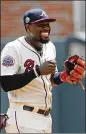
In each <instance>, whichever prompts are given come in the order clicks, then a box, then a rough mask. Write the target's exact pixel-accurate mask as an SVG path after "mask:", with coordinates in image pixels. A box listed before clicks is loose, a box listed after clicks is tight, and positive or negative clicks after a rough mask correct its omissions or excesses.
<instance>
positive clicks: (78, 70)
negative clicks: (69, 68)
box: [74, 65, 84, 74]
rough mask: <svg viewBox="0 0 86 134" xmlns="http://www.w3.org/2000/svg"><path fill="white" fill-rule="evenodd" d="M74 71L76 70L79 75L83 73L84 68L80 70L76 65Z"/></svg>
mask: <svg viewBox="0 0 86 134" xmlns="http://www.w3.org/2000/svg"><path fill="white" fill-rule="evenodd" d="M74 70H76V71H77V72H78V73H80V74H83V73H84V68H82V67H81V66H79V65H76V66H75V67H74Z"/></svg>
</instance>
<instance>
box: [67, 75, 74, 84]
mask: <svg viewBox="0 0 86 134" xmlns="http://www.w3.org/2000/svg"><path fill="white" fill-rule="evenodd" d="M66 82H68V83H70V84H73V82H72V80H71V79H70V76H68V77H67V78H66Z"/></svg>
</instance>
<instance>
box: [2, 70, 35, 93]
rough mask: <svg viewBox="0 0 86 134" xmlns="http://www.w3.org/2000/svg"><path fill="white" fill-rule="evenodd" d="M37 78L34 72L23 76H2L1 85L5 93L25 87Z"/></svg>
mask: <svg viewBox="0 0 86 134" xmlns="http://www.w3.org/2000/svg"><path fill="white" fill-rule="evenodd" d="M36 77H37V76H36V75H35V73H34V70H31V71H29V72H25V73H22V74H14V75H5V76H0V84H1V87H2V89H3V90H4V91H5V92H8V91H12V90H16V89H19V88H22V87H24V86H25V85H27V84H28V83H29V82H31V81H32V80H33V79H35V78H36Z"/></svg>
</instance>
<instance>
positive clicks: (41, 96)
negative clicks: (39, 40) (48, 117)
mask: <svg viewBox="0 0 86 134" xmlns="http://www.w3.org/2000/svg"><path fill="white" fill-rule="evenodd" d="M24 38H25V37H24V36H23V37H20V38H18V39H16V40H14V41H12V42H9V43H7V44H6V46H5V47H4V49H3V50H2V52H1V75H13V74H20V73H24V72H25V71H30V70H31V69H33V68H34V67H35V66H36V65H39V66H40V65H42V63H43V62H45V61H47V60H55V58H56V50H55V46H54V44H53V43H52V42H51V41H49V42H48V43H47V44H43V55H42V56H40V55H39V54H38V53H37V51H36V50H35V49H34V48H33V47H32V46H31V45H29V44H28V43H27V42H26V41H25V39H24ZM15 84H16V83H15ZM51 89H52V85H51V82H50V75H47V76H46V75H43V76H39V77H37V78H35V79H33V80H32V81H31V82H30V83H28V84H27V85H25V86H24V87H22V88H20V89H17V90H13V91H9V92H8V98H9V101H10V102H12V103H13V102H17V103H23V104H25V105H29V106H37V107H47V108H48V107H51V102H52V100H51V99H52V93H51Z"/></svg>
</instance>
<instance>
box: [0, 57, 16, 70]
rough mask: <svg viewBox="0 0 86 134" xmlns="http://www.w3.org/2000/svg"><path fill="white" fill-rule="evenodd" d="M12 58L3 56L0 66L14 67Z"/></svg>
mask: <svg viewBox="0 0 86 134" xmlns="http://www.w3.org/2000/svg"><path fill="white" fill-rule="evenodd" d="M14 61H15V60H14V58H13V57H11V56H5V57H4V58H3V61H2V65H3V66H6V67H9V66H13V65H14Z"/></svg>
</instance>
